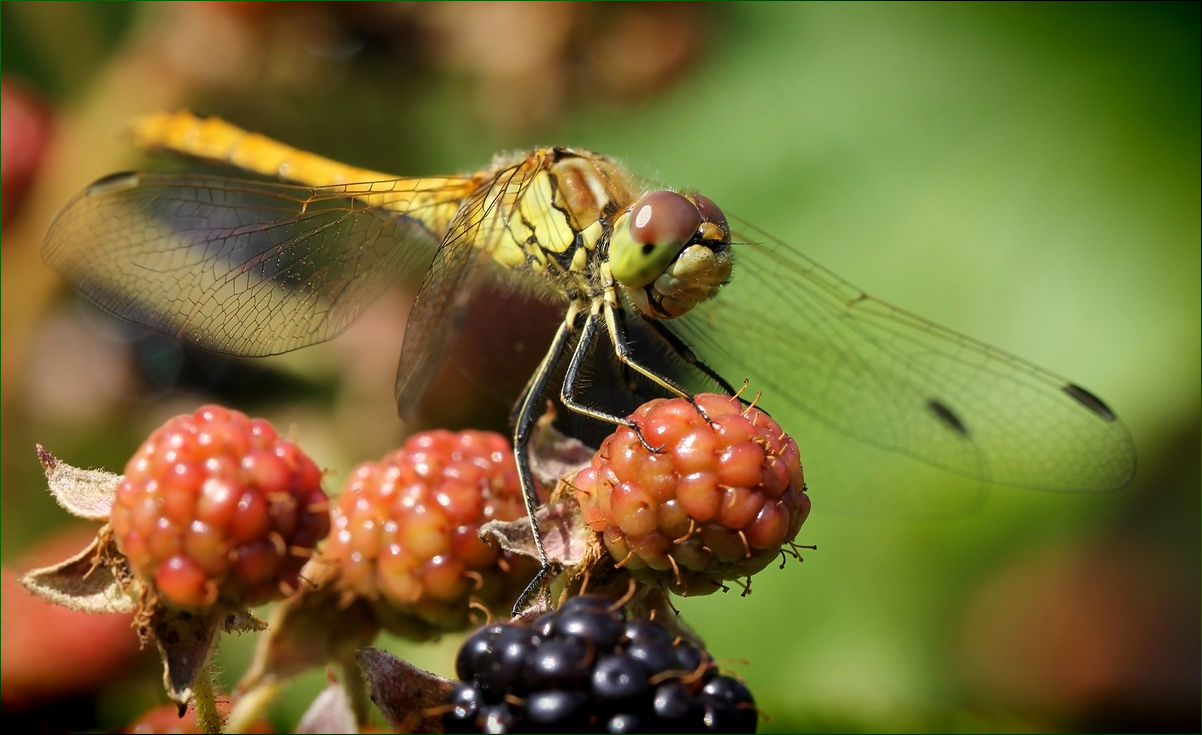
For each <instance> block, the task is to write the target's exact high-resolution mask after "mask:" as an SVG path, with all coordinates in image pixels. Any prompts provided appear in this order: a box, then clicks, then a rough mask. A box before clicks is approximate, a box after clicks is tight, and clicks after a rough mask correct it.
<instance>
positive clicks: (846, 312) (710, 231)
mask: <svg viewBox="0 0 1202 735" xmlns="http://www.w3.org/2000/svg"><path fill="white" fill-rule="evenodd" d="M134 137H135V139H136V140H138V141H139V142H140V143H141V144H142V145H144V146H146V147H150V148H160V149H162V148H166V149H169V150H172V151H175V152H180V153H184V154H186V155H192V156H194V157H198V158H205V159H210V160H218V161H224V162H227V163H230V164H231V165H236V166H239V167H242V168H245V169H248V170H252V171H255V172H257V173H261V174H269V175H283V174H284V172H286V175H287V176H288V177H289V178H291V179H292V180H294V181H299V182H300V183H301V185H291V184H283V183H270V182H269V183H264V182H250V181H243V180H237V179H225V178H217V177H209V176H195V175H171V174H164V175H145V174H129V175H126V176H123V177H119V178H114V179H109V180H108V181H107V182H106V183H104V184H98V185H97V186H94V187H92V188H90V189H88V190H86V191H85V192H83V193H82V194H80V195H79V196H78V197H76V198H75V199H74V200H72V202H71V203H69V204H68V205H67V207H66V209H65V210H64V211H63V213H62V214H60V215H59V217H58V219H57V220H56V221H55V223H54V224H53V225H52V227H51V229H50V232H49V234H48V235H47V240H46V246H45V255H46V259H47V261H48V262H49V263H50V264H51V265H52V266H53V267H54V268H56V269H57V270H59V271H60V272H61V273H63V274H64V275H65V276H66V277H67V278H68V279H69V280H70V281H72V282H73V283H74V284H75V285H76V286H77V287H78V288H79V289H80V290H81V291H83V292H84V293H85V294H86V295H87V296H88V297H90V298H91V299H92V300H93V301H95V302H96V303H97V304H99V305H100V306H101V307H102V308H105V309H107V310H109V311H111V312H113V313H115V314H117V315H119V316H121V317H124V318H126V319H129V320H131V321H135V322H138V323H140V324H143V325H146V326H149V327H151V328H154V329H158V330H160V331H165V332H168V333H171V334H174V335H176V336H178V337H180V338H182V339H185V340H189V341H192V342H194V343H196V344H198V345H200V346H202V347H205V348H208V349H214V350H217V351H221V352H228V353H233V354H240V355H262V354H273V353H278V352H283V351H287V350H291V349H295V348H297V347H302V346H304V345H307V344H312V343H314V342H318V341H321V340H325V339H329V338H330V337H332V336H334V335H335V334H337V333H338V332H339V331H340V330H341V329H343V328H345V327H346V325H347V324H349V323H350V321H352V320H353V319H354V318H355V317H356V316H357V315H358V314H359V313H360V312H361V311H362V309H363V308H364V307H365V306H366V305H367V304H368V303H370V302H371V301H372V300H373V299H375V298H376V297H377V296H378V295H380V294H381V293H382V292H383V291H384V290H385V289H386V288H388V287H390V286H391V285H392V284H394V283H395V282H397V281H398V280H399V279H402V278H404V277H405V276H407V275H415V274H423V281H422V286H421V288H420V290H419V293H418V297H417V300H416V301H415V304H414V306H413V309H412V311H411V313H410V316H409V320H408V322H407V327H406V339H405V346H404V349H403V353H402V357H401V361H400V366H399V369H398V379H397V385H396V395H397V400H398V406H399V408H400V410H401V413H402V415H405V414H406V413H409V412H411V411H412V410H413V409H414V408H415V407H416V406H417V405H418V404H419V403H420V401H421V399H422V398H423V397H424V396H425V393H426V392H427V390H428V387H429V384H430V380H431V377H432V375H433V374H434V371H435V370H436V369H437V368H438V366H439V365H440V364H441V362H442V361H443V358H444V357H445V356H446V355H447V352H448V349H449V345H450V341H451V337H452V335H453V334H454V332H455V328H456V326H457V324H458V323H459V321H460V320H461V319H462V316H463V313H464V309H465V307H466V304H467V302H468V297H469V296H470V295H471V294H472V293H473V292H474V291H475V290H476V289H477V288H478V287H479V286H480V285H481V284H482V283H484V282H485V280H486V279H488V278H490V277H492V276H493V275H495V274H496V273H497V272H498V271H504V272H505V273H506V274H507V277H510V278H515V279H516V280H518V281H519V282H520V283H522V284H524V285H526V286H528V287H529V288H531V289H533V290H535V291H538V292H540V293H542V294H545V295H548V296H550V297H551V298H553V299H556V300H557V301H559V302H560V303H563V304H564V305H565V316H564V321H563V323H562V325H561V326H560V328H559V331H558V332H557V333H556V336H555V337H554V339H553V340H552V343H551V345H550V346H549V348H548V349H547V352H546V355H545V357H544V359H543V361H542V363H541V364H540V366H539V368H538V370H537V371H536V373H535V375H534V376H533V377H532V379H531V381H530V383H529V384H528V385H527V389H526V393H525V395H524V397H523V399H522V400H521V401H520V402H519V406H518V409H517V412H516V415H517V417H518V420H517V423H518V428H517V430H516V432H515V438H516V440H517V443H518V445H519V449H518V451H519V453H521V452H522V450H521V444H522V442H524V441H525V440H526V439H527V438H528V430H529V428H530V426H531V424H532V423H533V420H534V418H535V415H536V414H537V413H541V408H542V406H541V397H542V396H543V394H544V392H545V391H548V390H550V391H558V392H560V393H561V395H562V398H563V400H564V403H565V404H566V405H567V406H568V407H569V408H572V409H573V410H577V411H580V412H581V413H582V414H584V415H586V416H591V417H593V418H598V419H600V420H605V421H612V422H622V421H623V420H624V419H623V418H622V417H621V416H619V415H615V410H614V409H611V408H608V407H606V406H598V405H591V404H586V402H583V401H581V400H578V398H579V393H578V390H577V388H578V387H579V386H578V384H577V383H578V382H579V381H578V380H577V379H578V378H579V376H580V374H581V372H582V370H585V369H586V368H587V365H586V363H587V362H588V361H589V360H590V359H592V358H590V354H596V351H597V350H600V349H602V348H604V351H605V352H607V353H609V354H612V355H614V356H615V357H616V358H617V360H618V362H619V363H621V364H623V365H626V366H627V367H628V369H629V370H630V371H632V372H633V373H637V374H640V375H642V376H643V377H644V378H646V379H647V380H649V381H651V382H652V383H654V384H657V385H659V386H660V387H661V388H662V389H663V390H665V391H667V392H678V393H685V394H689V393H694V392H698V391H700V390H703V389H711V390H712V389H713V388H714V387H715V386H717V387H718V388H720V389H723V390H728V391H729V390H731V387H732V385H741V384H742V383H743V381H744V380H748V381H749V382H750V386H751V390H752V391H762V393H763V398H762V400H761V401H760V403H759V405H760V406H762V407H763V408H765V409H766V410H768V411H769V412H770V413H772V414H773V415H774V417H775V418H776V419H777V420H778V421H779V422H780V423H781V424H782V425H783V426H784V427H785V428H786V429H788V430H789V431H790V433H792V434H793V435H794V436H795V437H796V438H797V441H798V444H799V446H800V447H801V450H802V455H803V458H804V459H805V462H806V475H807V477H808V478H809V479H810V482H811V484H813V485H814V486H815V488H817V489H819V490H820V491H822V492H823V493H824V494H825V493H828V492H829V495H828V497H827V498H826V499H825V500H824V502H823V503H822V504H820V505H823V504H824V505H826V506H827V507H829V506H830V505H838V504H839V503H838V502H837V499H838V497H854V496H855V495H856V493H857V488H858V487H859V486H860V484H861V483H856V482H847V483H845V485H844V486H843V487H834V486H835V485H836V484H837V482H838V481H837V479H836V478H837V477H838V476H841V475H845V474H846V473H844V472H842V471H841V470H842V469H843V468H844V467H845V466H846V465H849V464H851V465H854V464H856V463H855V462H854V461H853V462H847V461H846V460H847V459H848V457H849V454H850V451H849V453H845V454H843V455H842V456H840V457H839V459H838V460H836V459H830V458H828V456H827V455H826V454H824V452H823V451H820V450H819V449H811V448H812V447H819V446H823V442H825V441H827V440H830V441H829V442H828V443H829V444H830V445H831V446H834V445H839V446H842V443H843V441H844V438H846V437H851V438H853V439H856V440H859V442H860V443H859V444H856V445H854V446H855V447H858V449H855V450H854V451H855V452H857V453H861V454H862V453H873V452H874V448H875V449H882V450H885V452H884V453H882V455H883V456H892V457H897V458H902V459H904V461H909V460H910V459H914V460H918V461H919V462H921V463H925V464H926V465H930V466H933V467H937V468H939V469H942V470H946V471H948V472H951V473H954V474H957V475H961V476H965V477H969V478H980V479H982V480H985V481H992V482H998V483H1002V484H1010V485H1018V486H1024V487H1034V488H1043V489H1051V490H1061V491H1093V490H1103V489H1109V488H1115V487H1119V486H1121V485H1123V484H1125V483H1126V482H1127V481H1128V479H1129V478H1130V477H1131V474H1132V472H1133V470H1134V451H1133V448H1132V444H1131V439H1130V436H1129V435H1128V434H1127V431H1126V429H1125V428H1124V426H1123V424H1122V423H1121V422H1120V421H1118V420H1117V419H1116V418H1115V415H1114V413H1113V412H1112V411H1111V410H1110V409H1109V408H1108V407H1107V406H1106V405H1105V404H1104V403H1103V402H1102V401H1101V400H1100V399H1098V398H1097V397H1096V396H1094V395H1092V394H1091V393H1089V392H1088V391H1086V390H1085V389H1084V388H1081V387H1080V386H1077V385H1075V384H1073V383H1071V382H1069V381H1067V380H1065V379H1064V378H1062V377H1060V376H1058V375H1056V374H1054V373H1052V372H1050V371H1047V370H1044V369H1042V368H1040V367H1038V366H1036V365H1033V364H1031V363H1029V362H1027V361H1025V360H1022V359H1020V358H1017V357H1014V356H1012V355H1009V354H1007V353H1005V352H1002V351H1001V350H997V349H995V348H992V347H990V346H988V345H985V344H983V343H981V342H978V341H976V340H973V339H971V338H969V337H965V336H963V335H960V334H957V333H955V332H953V331H951V330H948V329H945V328H943V327H940V326H939V325H937V324H934V323H931V322H929V321H927V320H924V319H922V318H920V317H918V316H915V315H913V314H910V313H908V312H905V311H903V310H901V309H898V308H896V307H893V306H890V305H888V304H886V303H884V302H881V301H879V300H877V299H874V298H872V297H871V296H869V295H867V294H865V293H864V292H863V291H861V290H860V289H858V288H855V287H854V286H852V285H851V284H849V283H847V282H846V281H844V280H843V279H841V278H839V277H838V276H836V275H835V274H833V273H831V272H830V271H827V270H826V269H824V268H822V267H821V266H820V265H818V264H817V263H815V262H814V261H812V260H810V259H808V258H807V257H805V256H804V255H803V254H801V252H800V251H798V250H797V249H796V248H794V247H792V246H790V245H788V244H786V243H783V242H781V241H779V240H776V239H774V238H773V237H771V236H770V235H768V234H766V233H764V232H762V231H759V230H757V229H755V228H754V227H752V226H750V225H749V224H747V223H745V222H741V221H739V220H737V219H735V218H730V219H729V220H728V218H727V217H726V216H725V215H723V213H722V211H721V210H720V209H719V208H718V207H717V206H716V205H715V204H714V203H713V202H711V201H710V200H709V199H707V198H705V197H703V196H700V195H695V194H679V193H675V192H672V191H666V190H657V189H655V188H654V187H644V186H642V185H641V184H640V183H639V181H638V180H637V179H635V178H634V177H632V176H631V175H630V174H628V173H627V172H626V171H625V170H624V169H622V167H620V166H619V165H618V164H617V163H615V162H614V161H613V160H611V159H609V158H607V157H605V156H602V155H599V154H595V153H591V152H588V151H582V150H573V149H568V148H544V149H539V150H536V151H534V152H532V153H530V154H528V155H523V156H518V157H511V158H506V159H500V160H499V161H498V162H497V163H495V164H494V165H493V166H491V167H490V168H488V169H486V170H484V171H481V172H479V173H476V174H473V175H470V176H448V177H426V178H401V179H398V178H394V177H391V176H389V175H387V174H383V173H376V172H371V171H365V170H362V169H351V168H348V167H346V166H343V165H341V164H337V163H335V162H332V161H327V160H325V159H321V158H318V157H316V156H313V155H312V154H307V153H303V152H300V151H296V150H294V149H291V148H288V147H286V146H282V145H280V144H278V143H275V142H273V141H267V140H266V139H263V138H258V137H256V136H249V135H248V134H246V133H244V132H243V131H239V130H237V129H236V128H233V127H232V126H230V125H228V124H226V123H223V122H221V121H219V120H212V119H200V118H196V117H195V116H192V115H189V114H187V113H178V114H174V115H157V116H151V117H150V118H146V119H143V120H142V121H139V122H138V123H137V124H136V126H135V131H134ZM252 144H253V145H252ZM504 318H505V317H504V316H503V315H498V319H499V320H501V321H503V320H504ZM590 346H595V347H596V348H597V350H594V352H593V353H590V352H589V348H590ZM655 354H667V355H668V356H669V357H671V358H672V360H674V361H675V362H677V363H679V364H680V366H681V367H682V371H681V372H679V373H677V374H671V375H669V374H666V373H664V372H663V371H662V370H660V369H659V368H657V367H655V365H657V364H658V363H657V362H656V361H655V360H654V359H652V358H651V356H653V355H655ZM565 365H566V368H565V367H564V366H565ZM557 366H558V367H559V368H560V369H561V372H562V373H565V374H566V376H567V377H566V379H565V380H564V382H563V384H562V385H551V384H550V380H551V378H550V376H551V375H552V374H553V373H554V372H555V370H556V367H557ZM832 456H833V455H832ZM850 456H853V457H854V456H856V455H854V454H850ZM836 462H838V463H839V464H840V465H841V466H840V467H835V466H834V465H835V463H836ZM519 464H521V463H519ZM525 469H526V471H525V473H524V475H525V479H526V481H527V482H528V483H529V471H528V466H527V467H526V468H525ZM853 474H854V473H853ZM825 477H829V478H832V479H831V480H830V481H829V482H830V485H828V486H827V487H826V488H824V487H823V485H824V478H825ZM895 480H896V476H892V475H891V476H890V482H894V481H895ZM881 487H882V488H883V489H881V490H880V491H879V492H878V493H877V494H876V495H875V496H870V498H871V499H870V500H869V503H876V502H878V501H881V502H884V501H892V500H894V499H900V498H905V500H904V501H902V502H901V503H900V505H901V507H900V510H901V512H902V513H905V514H917V515H922V514H925V511H926V510H928V509H929V510H932V511H933V512H934V514H936V515H938V514H940V513H942V512H946V511H950V512H956V511H957V510H959V508H957V507H956V506H955V505H954V504H951V505H948V506H946V507H944V506H942V505H941V503H940V501H937V500H935V498H934V495H933V493H932V492H930V491H928V490H927V489H926V488H925V486H923V487H918V488H917V489H916V490H915V491H914V492H913V493H904V492H902V491H900V490H898V489H897V488H898V487H899V486H898V485H882V486H881ZM832 500H833V501H834V502H832ZM852 505H853V506H854V503H853V504H852ZM915 508H919V509H920V510H919V512H918V513H911V512H910V511H912V510H913V509H915ZM874 510H875V508H869V509H868V511H869V512H872V511H874ZM895 510H896V508H891V509H889V510H888V512H894V511H895Z"/></svg>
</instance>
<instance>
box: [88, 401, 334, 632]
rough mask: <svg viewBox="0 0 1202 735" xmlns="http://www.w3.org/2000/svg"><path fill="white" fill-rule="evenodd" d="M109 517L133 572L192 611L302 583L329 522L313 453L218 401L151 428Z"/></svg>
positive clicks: (253, 601) (252, 599)
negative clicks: (311, 553)
mask: <svg viewBox="0 0 1202 735" xmlns="http://www.w3.org/2000/svg"><path fill="white" fill-rule="evenodd" d="M111 523H112V527H113V531H114V534H115V535H116V538H117V543H118V544H119V546H120V548H121V550H122V552H123V553H124V554H125V556H126V558H127V559H128V560H129V563H130V566H131V567H132V568H133V570H134V572H135V573H136V574H137V575H139V576H140V577H142V578H143V579H147V580H153V581H154V584H155V587H156V588H157V589H158V592H159V595H160V597H161V598H163V599H164V601H166V602H168V603H169V604H172V605H174V606H177V607H184V608H193V609H195V608H206V607H209V606H211V605H213V604H215V603H216V602H218V600H223V601H224V602H226V603H228V604H231V605H239V606H243V605H257V604H261V603H264V602H268V601H270V600H273V599H277V598H279V597H281V596H283V595H284V594H285V593H287V592H289V591H291V590H295V589H296V587H297V585H298V583H299V578H298V575H299V573H300V570H301V567H303V566H304V564H305V561H306V560H307V559H308V556H309V553H308V552H309V551H310V550H311V549H313V547H314V546H315V545H316V544H317V542H318V541H320V540H321V539H322V538H324V537H325V536H326V535H327V534H328V533H329V528H330V520H329V514H328V510H327V501H326V496H325V492H324V491H322V489H321V471H320V470H319V469H318V468H317V465H316V464H314V463H313V460H311V459H309V458H308V457H307V456H305V455H304V454H303V453H302V452H301V451H300V450H299V449H298V448H297V447H296V445H294V444H292V443H291V442H288V441H285V440H283V439H280V438H279V436H277V434H276V432H275V430H274V429H272V428H271V425H270V424H268V423H267V422H266V421H264V420H262V419H253V420H252V419H248V418H247V417H246V416H245V415H244V414H242V413H240V412H238V411H234V410H230V409H226V408H222V407H220V406H202V407H201V408H199V409H197V411H196V412H195V413H194V414H185V415H182V416H176V417H175V418H173V419H171V420H170V421H168V422H167V423H166V424H164V425H163V426H162V427H161V428H160V429H158V430H157V431H155V432H154V433H153V434H151V436H150V438H149V439H147V440H146V442H145V443H144V444H143V445H142V447H141V448H140V449H139V450H138V452H137V453H136V454H135V455H134V456H133V458H131V459H130V460H129V463H128V464H127V465H126V467H125V480H124V481H122V482H121V484H120V485H119V486H118V487H117V493H116V500H115V502H114V504H113V510H112V515H111Z"/></svg>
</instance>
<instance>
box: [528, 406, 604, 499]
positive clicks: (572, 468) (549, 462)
mask: <svg viewBox="0 0 1202 735" xmlns="http://www.w3.org/2000/svg"><path fill="white" fill-rule="evenodd" d="M554 421H555V410H554V408H553V406H552V405H551V404H550V403H548V404H547V411H546V413H544V414H543V415H542V416H541V417H540V418H539V420H538V423H537V424H536V425H535V427H534V432H533V434H532V436H531V437H530V444H529V448H530V471H531V472H532V473H533V474H534V477H535V479H537V480H538V481H539V482H541V483H542V484H543V485H545V486H547V487H554V486H555V485H556V484H557V483H558V482H559V479H560V478H561V477H563V476H565V475H569V476H571V475H575V474H576V473H577V472H579V471H580V470H582V469H584V468H585V467H587V466H588V464H589V462H591V461H592V459H593V455H594V454H596V452H597V450H596V449H594V448H593V447H590V446H588V445H586V444H585V443H584V442H582V441H580V440H579V439H574V438H572V437H570V436H566V435H565V434H563V433H561V432H560V431H559V430H558V429H556V428H555V426H554V423H553V422H554Z"/></svg>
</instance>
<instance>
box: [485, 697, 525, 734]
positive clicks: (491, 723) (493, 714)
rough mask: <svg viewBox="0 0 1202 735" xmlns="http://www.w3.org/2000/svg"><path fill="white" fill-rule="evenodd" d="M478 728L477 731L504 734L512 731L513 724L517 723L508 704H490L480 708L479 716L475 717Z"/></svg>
mask: <svg viewBox="0 0 1202 735" xmlns="http://www.w3.org/2000/svg"><path fill="white" fill-rule="evenodd" d="M476 723H477V726H478V727H479V730H477V732H483V733H488V734H489V735H504V734H505V733H510V732H514V725H515V724H517V718H516V717H514V716H513V711H512V710H511V709H509V705H507V704H504V703H501V704H490V705H489V706H487V707H485V708H483V709H481V710H480V716H479V717H477V718H476Z"/></svg>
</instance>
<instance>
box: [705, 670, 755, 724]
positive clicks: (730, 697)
mask: <svg viewBox="0 0 1202 735" xmlns="http://www.w3.org/2000/svg"><path fill="white" fill-rule="evenodd" d="M701 700H702V702H703V703H704V704H705V727H706V730H707V731H708V732H755V728H756V724H757V711H756V708H755V699H754V698H753V697H752V696H751V692H750V691H749V690H748V689H747V687H746V686H745V685H744V684H743V682H741V681H739V680H738V679H734V678H732V677H729V676H716V677H714V678H713V679H712V680H711V681H709V682H708V683H707V684H706V685H705V686H704V687H702V689H701Z"/></svg>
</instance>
